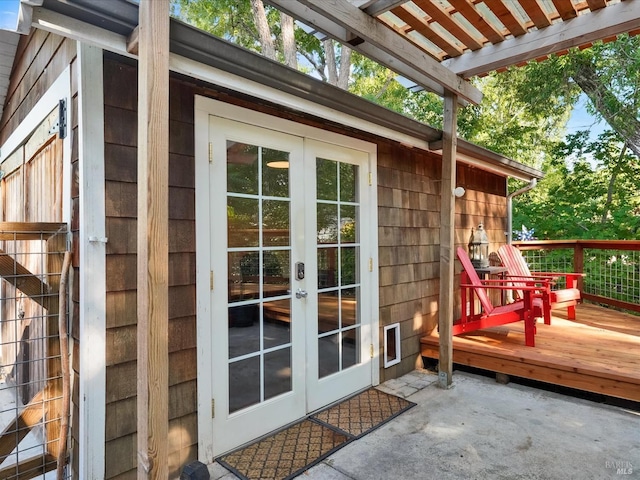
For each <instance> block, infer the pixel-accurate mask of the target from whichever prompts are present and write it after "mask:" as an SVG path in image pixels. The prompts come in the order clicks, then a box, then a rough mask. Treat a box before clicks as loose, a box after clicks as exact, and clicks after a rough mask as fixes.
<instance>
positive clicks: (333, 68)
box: [322, 38, 338, 86]
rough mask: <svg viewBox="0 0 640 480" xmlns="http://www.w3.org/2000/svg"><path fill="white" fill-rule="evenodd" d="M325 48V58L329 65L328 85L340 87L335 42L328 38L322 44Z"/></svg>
mask: <svg viewBox="0 0 640 480" xmlns="http://www.w3.org/2000/svg"><path fill="white" fill-rule="evenodd" d="M322 46H323V47H324V58H325V59H326V60H325V61H326V63H327V74H328V75H327V77H328V78H327V83H329V84H330V85H336V86H337V85H338V66H337V65H336V51H335V50H334V47H335V46H334V44H333V40H331V39H330V38H327V39H326V40H325V41H323V42H322Z"/></svg>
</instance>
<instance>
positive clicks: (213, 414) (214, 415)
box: [211, 398, 216, 418]
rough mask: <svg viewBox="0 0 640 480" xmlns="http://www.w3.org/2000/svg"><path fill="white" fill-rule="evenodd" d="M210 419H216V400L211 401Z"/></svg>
mask: <svg viewBox="0 0 640 480" xmlns="http://www.w3.org/2000/svg"><path fill="white" fill-rule="evenodd" d="M211 418H216V399H215V398H212V399H211Z"/></svg>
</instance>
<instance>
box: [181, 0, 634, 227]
mask: <svg viewBox="0 0 640 480" xmlns="http://www.w3.org/2000/svg"><path fill="white" fill-rule="evenodd" d="M172 3H173V5H174V13H175V14H176V15H178V16H179V17H180V18H181V19H183V20H185V21H187V22H188V23H191V24H193V25H195V26H196V27H198V28H201V29H203V30H206V31H209V32H211V33H213V34H214V35H217V36H219V37H221V38H224V39H226V40H229V41H232V42H234V43H236V44H238V45H240V46H243V47H245V48H248V49H251V50H253V51H257V52H261V53H263V54H266V55H267V56H272V57H273V58H275V59H277V60H279V61H282V62H286V63H287V64H288V65H292V64H293V60H292V59H291V49H292V47H291V45H292V44H293V43H295V47H296V49H297V64H298V65H297V68H298V69H300V70H303V71H305V72H307V73H309V74H311V75H313V76H316V77H318V78H320V79H322V80H324V81H327V82H329V83H332V84H334V85H339V86H340V87H341V88H345V89H347V88H348V89H349V90H350V91H351V92H352V93H354V94H356V95H359V96H360V97H363V98H366V99H368V100H370V101H372V102H375V103H378V104H380V105H383V106H385V107H387V108H390V109H392V110H394V111H397V112H400V113H402V114H405V115H408V116H410V117H412V118H415V119H416V120H419V121H421V122H424V123H426V124H429V125H431V126H433V127H436V128H441V127H442V111H443V102H442V99H441V98H440V97H438V96H437V95H435V94H432V93H428V92H417V93H413V92H410V91H409V90H407V89H406V88H404V87H403V86H401V85H400V84H399V83H398V82H397V81H396V74H395V73H394V72H392V71H390V70H388V69H387V68H385V67H382V66H380V65H379V64H377V63H376V62H374V61H372V60H370V59H368V58H366V57H364V56H362V55H360V54H358V53H357V52H352V51H351V50H350V49H349V48H348V47H343V46H340V45H339V44H337V43H336V42H333V41H332V40H320V39H318V38H316V37H315V36H313V35H309V34H307V33H305V32H304V31H303V30H302V29H300V28H297V27H295V28H294V26H293V22H290V23H289V21H290V20H291V19H290V17H289V18H287V17H284V18H283V17H282V16H281V14H280V12H278V11H277V10H276V9H274V8H272V7H270V6H268V5H266V6H264V5H263V4H262V0H172ZM261 8H262V9H263V10H262V13H260V10H261ZM256 12H258V13H256ZM261 15H262V17H261ZM261 19H264V21H265V22H264V25H263V27H262V28H258V27H256V25H260V21H261ZM289 34H290V35H289ZM286 45H289V48H288V49H287V48H286V47H285V46H286ZM270 49H273V53H269V51H270ZM287 50H288V52H287ZM294 56H295V55H294ZM287 59H288V60H287ZM639 72H640V36H637V37H630V36H627V35H622V36H620V37H619V38H618V39H617V40H616V41H613V42H608V43H596V44H595V45H593V46H592V47H591V48H588V49H583V50H577V49H576V50H575V51H571V52H569V54H567V55H563V56H551V57H550V58H549V59H547V60H545V61H543V62H531V63H529V64H528V65H525V66H523V67H517V68H516V67H514V68H510V69H508V70H507V71H506V72H501V73H492V74H489V75H487V76H485V77H482V78H474V79H473V80H472V82H473V83H474V84H475V85H476V86H477V87H478V88H480V89H481V90H482V91H483V93H484V98H483V101H482V103H481V104H480V105H476V106H469V107H466V108H463V109H460V111H459V116H458V118H459V120H458V132H459V135H460V136H461V137H463V138H465V139H467V140H469V141H472V142H474V143H477V144H479V145H481V146H483V147H485V148H488V149H490V150H493V151H496V152H498V153H501V154H503V155H505V156H507V157H511V158H513V159H515V160H517V161H520V162H522V163H525V164H527V165H529V166H532V167H535V168H538V169H541V170H542V171H543V172H545V175H546V176H545V178H544V179H543V180H542V181H541V182H539V184H538V186H537V187H536V188H535V189H533V190H531V191H530V192H528V193H527V194H525V195H522V196H518V197H516V198H515V199H514V227H515V228H516V229H518V230H519V229H521V227H522V226H523V225H525V226H526V227H528V228H530V229H534V230H535V232H536V235H537V236H538V237H540V238H557V239H559V238H640V220H639V218H640V199H639V197H638V194H637V192H636V185H637V181H636V179H637V178H638V175H639V174H640V166H639V165H638V158H639V156H640V89H639V88H638V87H639V84H640V73H639ZM581 94H585V95H586V96H587V97H588V98H589V101H590V103H589V105H588V110H589V111H590V113H591V114H592V115H593V116H595V117H596V118H597V119H602V120H605V121H606V122H607V123H608V124H609V125H610V127H611V130H608V131H606V132H604V133H602V134H601V135H600V136H598V137H597V138H595V139H594V138H591V137H590V136H589V132H587V131H583V132H576V133H574V134H572V135H566V124H567V121H568V119H569V117H570V115H571V112H572V109H573V108H574V106H575V105H576V103H577V101H578V98H579V96H580V95H581ZM512 183H513V184H512V185H511V186H510V190H511V191H514V190H515V189H516V188H518V187H519V186H520V185H519V184H517V182H512Z"/></svg>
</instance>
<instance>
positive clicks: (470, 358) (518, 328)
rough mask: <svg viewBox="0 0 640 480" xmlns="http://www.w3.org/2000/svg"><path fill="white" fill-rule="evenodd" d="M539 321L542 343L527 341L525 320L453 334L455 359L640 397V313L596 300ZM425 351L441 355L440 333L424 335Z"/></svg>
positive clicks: (566, 384) (591, 389)
mask: <svg viewBox="0 0 640 480" xmlns="http://www.w3.org/2000/svg"><path fill="white" fill-rule="evenodd" d="M552 315H553V318H552V321H551V325H545V324H544V323H542V322H538V324H537V330H538V332H537V334H536V346H535V347H527V346H525V344H524V325H523V324H522V322H518V323H512V324H508V325H503V326H500V327H494V328H490V329H485V330H479V331H476V332H470V333H467V334H465V335H460V336H456V337H454V339H453V362H454V363H457V364H461V365H467V366H471V367H477V368H482V369H486V370H490V371H494V372H499V373H504V374H507V375H514V376H519V377H523V378H528V379H531V380H538V381H542V382H547V383H551V384H554V385H561V386H564V387H570V388H576V389H579V390H584V391H588V392H594V393H600V394H604V395H610V396H612V397H618V398H624V399H627V400H633V401H640V317H637V316H633V315H629V314H626V313H622V312H618V311H615V310H611V309H606V308H603V307H599V306H596V305H591V304H581V305H578V307H577V319H576V320H573V321H572V320H568V319H567V317H566V310H557V311H556V310H554V311H553V312H552ZM421 345H422V355H423V356H425V357H429V358H436V359H437V358H438V334H437V332H433V333H432V334H431V335H428V336H426V337H423V338H422V339H421Z"/></svg>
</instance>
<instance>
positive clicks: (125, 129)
mask: <svg viewBox="0 0 640 480" xmlns="http://www.w3.org/2000/svg"><path fill="white" fill-rule="evenodd" d="M104 81H105V85H104V95H105V181H106V185H105V187H106V215H107V218H106V229H107V237H108V238H109V242H108V244H107V399H106V401H107V406H106V439H105V440H106V458H105V465H106V472H105V478H117V479H125V478H136V470H135V469H136V454H135V452H136V439H135V432H136V428H137V424H136V352H137V349H136V321H137V317H136V308H137V307H136V248H137V242H136V216H137V183H136V181H137V151H136V142H137V91H136V89H135V86H136V84H137V70H136V68H135V67H134V66H131V65H127V64H124V63H119V62H118V61H116V60H114V59H112V58H109V57H106V58H105V64H104ZM170 89H171V91H170V98H171V105H170V131H171V133H170V141H169V149H170V159H169V163H170V168H169V172H170V173H169V385H170V386H169V448H170V454H169V469H170V471H171V472H172V478H173V477H177V476H178V474H179V469H180V468H181V467H182V466H183V465H184V464H186V463H188V462H189V461H192V460H195V459H196V457H197V413H196V412H197V408H196V407H197V405H196V392H197V390H196V317H195V315H196V302H195V186H194V185H195V184H194V182H195V178H194V160H193V155H194V153H193V139H194V135H193V111H194V110H193V108H194V107H193V93H192V92H191V90H190V88H189V87H188V86H184V84H182V83H179V82H177V81H174V80H172V82H171V86H170ZM184 89H186V90H184ZM185 91H186V94H185Z"/></svg>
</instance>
